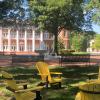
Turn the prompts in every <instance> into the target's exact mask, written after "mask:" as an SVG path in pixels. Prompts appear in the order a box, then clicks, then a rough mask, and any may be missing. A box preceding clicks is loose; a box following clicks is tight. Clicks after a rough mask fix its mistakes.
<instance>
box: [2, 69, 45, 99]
mask: <svg viewBox="0 0 100 100" xmlns="http://www.w3.org/2000/svg"><path fill="white" fill-rule="evenodd" d="M1 73H2V76H3V78H4V79H5V83H6V88H7V89H8V90H10V91H12V92H13V93H14V97H15V98H16V100H41V96H40V90H41V89H42V88H43V86H37V87H36V88H30V89H28V88H27V83H21V84H16V81H15V80H14V79H13V76H12V74H9V73H7V72H5V71H2V72H1Z"/></svg>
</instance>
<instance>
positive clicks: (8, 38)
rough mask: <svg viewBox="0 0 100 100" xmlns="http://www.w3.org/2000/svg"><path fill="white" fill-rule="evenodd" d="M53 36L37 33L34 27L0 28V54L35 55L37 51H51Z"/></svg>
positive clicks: (46, 33)
mask: <svg viewBox="0 0 100 100" xmlns="http://www.w3.org/2000/svg"><path fill="white" fill-rule="evenodd" d="M53 42H54V36H53V35H52V34H49V33H48V32H46V31H45V32H39V31H37V30H36V29H35V28H34V27H23V28H21V27H18V28H16V27H0V52H1V53H5V54H12V53H14V54H35V53H36V51H38V50H45V51H48V52H49V51H51V49H53Z"/></svg>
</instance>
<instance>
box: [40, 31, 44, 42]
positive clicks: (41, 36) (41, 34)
mask: <svg viewBox="0 0 100 100" xmlns="http://www.w3.org/2000/svg"><path fill="white" fill-rule="evenodd" d="M40 41H41V42H43V32H42V31H41V33H40Z"/></svg>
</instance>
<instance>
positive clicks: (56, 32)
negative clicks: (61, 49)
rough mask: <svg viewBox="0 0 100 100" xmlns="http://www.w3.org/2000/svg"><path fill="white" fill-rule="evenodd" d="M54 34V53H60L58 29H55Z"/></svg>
mask: <svg viewBox="0 0 100 100" xmlns="http://www.w3.org/2000/svg"><path fill="white" fill-rule="evenodd" d="M54 36H55V37H54V53H56V54H57V55H58V31H55V33H54Z"/></svg>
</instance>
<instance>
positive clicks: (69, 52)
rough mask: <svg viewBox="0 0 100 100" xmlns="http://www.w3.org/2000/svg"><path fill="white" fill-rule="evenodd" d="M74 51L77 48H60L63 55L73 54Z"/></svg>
mask: <svg viewBox="0 0 100 100" xmlns="http://www.w3.org/2000/svg"><path fill="white" fill-rule="evenodd" d="M73 52H75V50H70V49H64V50H60V51H59V54H61V55H63V54H72V53H73Z"/></svg>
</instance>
